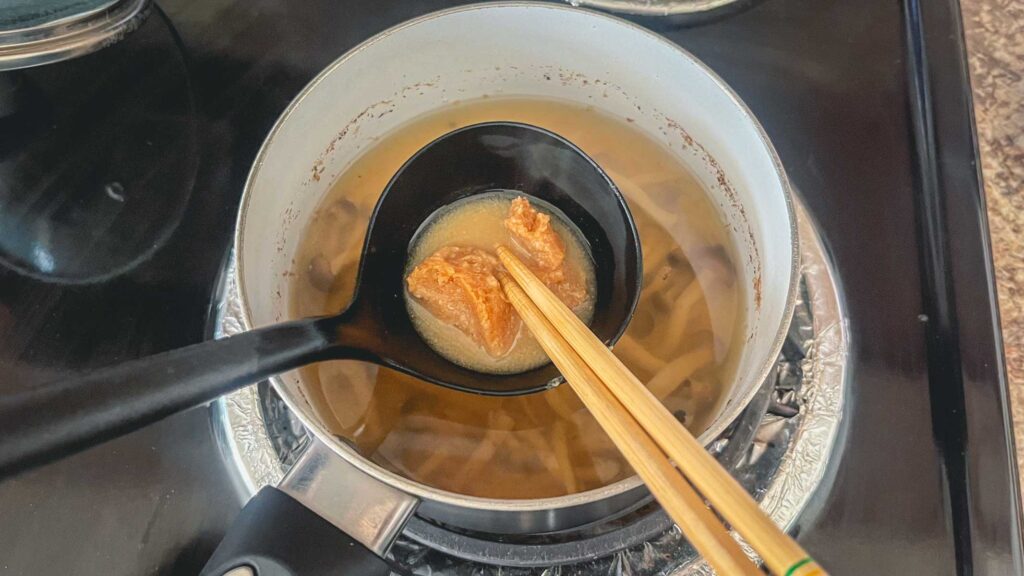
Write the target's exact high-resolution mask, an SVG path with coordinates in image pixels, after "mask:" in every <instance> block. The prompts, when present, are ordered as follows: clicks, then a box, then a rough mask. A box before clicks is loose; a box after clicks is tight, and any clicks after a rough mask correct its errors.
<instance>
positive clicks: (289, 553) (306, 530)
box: [202, 440, 419, 576]
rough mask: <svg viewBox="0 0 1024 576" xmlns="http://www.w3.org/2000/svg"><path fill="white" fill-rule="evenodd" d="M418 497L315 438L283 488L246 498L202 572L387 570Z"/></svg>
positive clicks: (238, 575) (273, 574) (265, 575)
mask: <svg viewBox="0 0 1024 576" xmlns="http://www.w3.org/2000/svg"><path fill="white" fill-rule="evenodd" d="M418 503H419V501H418V500H417V499H416V498H415V497H413V496H411V495H409V494H407V493H405V492H402V491H401V490H398V489H397V488H394V487H392V486H389V485H387V484H384V483H383V482H381V481H379V480H377V479H375V478H372V477H371V476H369V475H368V474H366V473H365V472H363V471H361V470H359V469H358V468H356V467H355V466H353V465H352V464H350V463H349V462H347V461H345V460H343V459H342V458H341V457H340V456H338V455H336V454H334V453H333V452H331V449H330V448H328V447H327V446H325V445H324V444H323V443H322V442H320V441H316V440H315V441H314V442H313V443H312V445H310V447H309V448H308V449H307V450H306V452H305V453H304V454H303V455H302V457H301V458H299V461H298V462H296V463H295V465H294V466H293V467H292V469H291V470H290V471H289V472H288V474H287V476H285V478H284V480H282V481H281V484H280V486H278V487H277V488H273V487H270V486H268V487H265V488H263V489H262V490H260V491H259V493H258V494H256V496H255V497H254V498H253V499H252V500H250V501H249V503H248V504H246V505H245V508H243V509H242V511H241V512H240V513H239V515H238V518H237V519H236V520H235V522H234V523H233V524H232V525H231V528H230V529H229V530H228V533H227V535H226V536H224V539H223V540H222V541H221V543H220V545H219V546H218V547H217V550H216V551H214V553H213V556H212V557H211V558H210V560H209V562H207V564H206V567H205V568H203V571H202V575H203V576H253V575H256V576H317V575H321V574H323V575H327V574H332V575H337V574H343V575H344V574H351V575H359V576H363V575H366V576H378V575H379V576H386V575H388V574H390V573H391V572H392V570H391V568H390V567H389V565H388V563H387V562H385V561H384V560H383V559H382V556H383V555H384V554H386V553H387V550H388V548H389V547H390V546H391V543H392V542H393V541H394V539H395V537H397V536H398V533H399V532H401V530H402V527H403V526H404V525H405V521H406V520H407V519H408V518H409V516H411V515H412V513H413V511H414V510H415V509H416V505H417V504H418Z"/></svg>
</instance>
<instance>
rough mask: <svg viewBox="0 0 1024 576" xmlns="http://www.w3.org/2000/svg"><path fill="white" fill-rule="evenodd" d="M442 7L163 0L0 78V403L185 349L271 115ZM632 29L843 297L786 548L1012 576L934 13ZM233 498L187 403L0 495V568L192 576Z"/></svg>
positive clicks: (956, 79) (958, 163) (949, 77)
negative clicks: (794, 214)
mask: <svg viewBox="0 0 1024 576" xmlns="http://www.w3.org/2000/svg"><path fill="white" fill-rule="evenodd" d="M448 5H449V3H446V2H441V1H437V0H433V1H429V2H411V1H404V2H389V3H382V2H378V1H373V0H362V1H359V2H348V3H344V4H342V3H339V2H331V1H329V0H311V1H308V2H305V3H301V4H300V3H294V2H292V3H289V2H283V1H280V0H249V1H247V2H232V1H230V0H207V1H202V2H199V1H192V2H189V1H187V0H167V1H164V2H161V3H160V5H159V7H156V8H154V10H153V13H152V14H151V15H150V17H149V19H148V20H147V21H146V23H145V24H144V25H143V26H142V27H141V28H140V29H139V30H138V31H136V32H135V33H133V34H132V35H130V36H129V37H127V38H126V39H125V40H123V41H122V42H120V43H119V44H116V45H114V46H112V47H109V48H107V49H104V50H101V51H100V52H97V53H94V54H92V55H89V56H85V57H83V58H80V59H77V60H72V61H68V62H63V63H59V64H53V65H49V66H46V67H42V68H37V69H30V70H25V71H20V72H12V73H4V74H2V75H0V269H2V271H0V368H2V372H0V373H2V374H4V378H3V380H2V382H0V392H4V391H10V390H14V389H16V388H18V387H22V386H31V385H33V384H35V383H37V382H39V381H40V380H43V379H47V378H52V377H54V375H56V374H59V373H60V372H61V371H66V370H75V369H81V368H85V367H90V366H100V365H103V364H108V363H111V362H116V361H118V360H123V359H126V358H132V357H137V356H140V355H144V354H150V353H154V352H158V351H161V350H165V349H168V348H172V347H176V346H180V345H184V344H188V343H192V342H196V341H199V340H201V339H202V338H204V336H205V332H204V326H205V323H206V317H207V314H208V308H209V303H210V298H211V295H212V293H213V291H214V287H215V284H216V282H217V281H218V275H219V271H220V269H221V265H222V263H223V259H224V256H225V254H226V251H227V249H228V246H229V244H230V238H231V233H232V229H233V226H234V214H235V210H236V207H237V203H238V199H239V196H240V194H241V190H242V185H243V182H244V179H245V176H246V174H247V172H248V170H249V167H250V164H251V162H252V160H253V158H254V157H255V154H256V151H257V149H258V147H259V145H260V143H261V142H262V139H263V137H264V136H265V134H266V133H267V131H268V130H269V128H270V127H271V125H272V124H273V122H274V120H275V119H276V118H277V116H278V115H279V114H280V113H281V111H282V110H283V109H284V107H285V106H286V105H287V104H288V102H289V101H290V100H291V98H292V97H293V96H294V95H295V94H296V93H297V92H298V91H299V90H300V89H301V88H302V87H303V86H304V85H305V83H306V82H308V81H309V80H310V79H311V78H312V77H313V76H314V75H315V74H316V73H317V72H318V71H319V70H320V69H322V68H323V67H324V66H326V65H327V64H328V63H329V62H330V61H332V60H334V59H335V58H336V57H337V56H339V55H340V54H342V53H343V52H344V51H345V50H347V49H348V48H351V47H352V46H354V45H355V44H357V43H358V42H360V41H362V40H364V39H366V38H368V37H369V36H371V35H373V34H375V33H377V32H379V31H381V30H383V29H385V28H387V27H388V26H391V25H393V24H396V23H398V22H401V21H403V20H405V19H408V18H411V17H414V16H417V15H420V14H423V13H425V12H428V11H432V10H436V9H440V8H443V7H445V6H448ZM637 21H638V22H640V23H641V24H643V25H645V26H648V27H650V28H652V29H654V30H655V31H657V32H659V33H661V34H664V35H665V36H667V37H669V38H670V39H672V40H673V41H675V42H677V43H679V44H680V45H682V46H683V47H685V48H686V49H688V50H690V51H691V52H693V53H694V54H695V55H696V56H697V57H699V58H700V59H702V60H703V61H704V62H706V63H707V64H708V65H709V66H711V68H712V69H714V70H715V71H716V72H717V73H718V74H719V75H721V76H722V77H723V78H724V79H725V80H726V82H728V83H729V84H730V85H731V86H732V87H733V88H734V89H735V90H736V91H737V92H738V93H739V94H740V96H741V97H742V98H743V100H744V101H745V102H746V103H747V104H748V105H749V106H750V108H751V109H752V110H753V112H754V114H755V115H756V116H757V117H758V119H759V120H760V121H761V122H762V124H763V125H764V127H765V129H766V130H767V132H768V134H769V136H770V137H771V139H772V141H773V142H774V144H775V146H776V148H777V149H778V152H779V154H780V156H781V158H782V161H783V163H784V165H785V167H786V170H787V171H788V173H789V176H790V178H791V180H792V182H793V184H794V186H795V188H796V189H797V190H798V192H799V194H800V196H801V197H802V199H803V201H804V203H805V205H806V206H807V207H808V209H809V211H810V213H811V214H812V216H813V217H814V219H815V220H816V222H817V224H818V225H819V227H820V230H821V234H822V236H823V239H824V242H825V244H826V245H827V248H828V250H829V252H830V254H831V256H832V258H833V259H834V262H835V266H836V269H837V273H838V276H839V279H840V281H841V283H842V290H843V291H844V294H845V298H846V306H847V311H848V314H849V330H850V333H851V337H852V340H851V341H852V347H851V358H850V374H849V378H850V381H849V386H850V399H849V403H848V408H847V412H846V417H845V420H844V425H843V428H844V429H843V433H842V437H841V438H840V441H839V442H840V445H841V447H840V448H839V449H838V450H837V453H836V454H835V455H834V456H833V460H832V464H831V470H830V477H829V478H828V479H827V482H826V483H825V485H824V486H823V487H822V489H821V490H820V491H819V493H818V494H816V496H815V498H814V500H813V501H812V504H811V506H810V507H809V510H808V511H807V512H806V513H805V517H804V519H802V520H801V526H802V527H803V529H802V532H801V533H800V534H799V539H800V541H801V542H802V543H803V544H804V545H805V546H806V547H807V548H808V550H810V551H811V553H812V554H814V555H815V556H816V558H818V559H819V560H820V561H821V563H822V564H823V565H825V566H827V567H829V569H830V572H831V573H832V574H834V575H839V574H866V573H870V574H929V575H930V574H986V575H987V574H991V575H1000V576H1001V575H1006V574H1018V573H1021V572H1022V553H1021V534H1020V526H1019V504H1018V502H1019V500H1018V493H1017V485H1016V480H1015V476H1014V473H1013V470H1014V467H1013V460H1012V456H1011V453H1012V450H1011V448H1012V446H1011V442H1012V439H1011V433H1010V427H1009V419H1008V410H1007V398H1006V381H1005V374H1004V372H1003V364H1002V350H1001V341H1000V339H999V336H998V331H997V313H996V308H995V293H994V287H993V281H992V270H991V258H990V254H989V244H988V242H989V240H988V232H987V226H986V222H985V209H984V198H983V196H982V194H981V186H980V182H979V176H978V167H977V152H976V149H975V136H974V132H973V124H972V115H971V103H970V89H969V85H968V82H967V69H966V62H965V54H964V42H963V37H962V32H961V27H960V12H959V6H958V4H957V3H956V1H955V0H935V1H932V2H919V1H917V0H903V1H902V2H896V1H893V0H858V1H856V2H854V1H843V0H763V1H760V2H754V3H753V4H752V5H751V6H749V7H748V8H747V9H745V10H743V11H741V12H739V13H735V14H725V15H722V16H720V17H718V18H717V19H712V20H710V21H706V22H703V23H700V24H699V25H693V26H686V25H683V24H681V23H680V22H678V21H673V20H671V19H637ZM353 89H358V87H353ZM232 482H233V479H232V476H231V475H230V473H229V471H228V470H227V468H226V466H225V464H224V462H223V460H222V459H221V457H220V455H219V453H218V451H217V445H216V443H215V439H214V437H213V428H212V427H211V425H210V420H209V414H208V410H207V409H205V408H200V409H196V410H192V411H189V412H186V413H183V414H180V415H178V416H175V417H172V418H169V419H168V420H166V421H164V422H162V423H160V424H157V425H155V426H151V427H149V428H147V429H143V430H141V431H139V432H137V433H134V434H132V435H129V436H127V437H124V438H121V439H119V440H115V441H113V442H110V443H108V444H105V445H102V446H99V447H97V448H94V449H91V450H89V451H87V452H84V453H82V454H79V455H77V456H74V457H71V458H69V459H67V460H64V461H61V462H57V463H55V464H52V465H49V466H46V467H43V468H40V469H37V470H34V471H31V472H28V473H26V474H23V475H21V476H18V477H15V478H12V479H7V480H4V481H3V482H0V518H3V521H2V522H0V573H3V574H32V575H34V574H50V573H73V574H110V575H113V574H142V573H146V574H151V573H152V574H179V573H180V574H188V573H194V572H196V571H198V569H199V567H201V566H202V565H203V563H204V562H205V560H206V558H207V557H208V556H209V554H210V553H211V552H212V550H213V548H214V547H215V546H216V544H217V542H218V541H219V538H220V536H221V535H222V534H223V531H224V529H225V527H226V526H227V524H228V523H229V522H230V520H231V518H232V517H233V515H234V514H235V513H237V511H238V509H239V507H240V505H241V502H240V497H239V496H238V494H239V493H240V492H239V491H238V490H236V489H235V487H234V486H233V484H232Z"/></svg>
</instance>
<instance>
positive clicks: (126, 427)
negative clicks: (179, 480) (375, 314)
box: [0, 319, 337, 477]
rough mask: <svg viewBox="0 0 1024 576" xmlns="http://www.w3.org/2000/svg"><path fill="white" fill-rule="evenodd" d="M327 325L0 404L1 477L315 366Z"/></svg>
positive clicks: (241, 337)
mask: <svg viewBox="0 0 1024 576" xmlns="http://www.w3.org/2000/svg"><path fill="white" fill-rule="evenodd" d="M332 326H335V324H332V323H331V321H330V319H319V320H318V319H309V320H298V321H295V322H288V323H284V324H277V325H274V326H269V327H267V328H262V329H259V330H253V331H250V332H243V333H241V334H238V335H235V336H231V337H228V338H224V339H221V340H212V341H207V342H202V343H200V344H195V345H193V346H188V347H186V348H180V349H178V350H172V351H170V352H165V353H163V354H157V355H155V356H150V357H147V358H141V359H139V360H133V361H130V362H125V363H122V364H117V365H115V366H111V367H109V368H101V369H99V370H95V371H91V372H86V373H84V374H82V375H80V376H76V377H71V378H68V379H66V380H60V381H55V382H52V383H49V384H40V385H38V386H35V387H33V388H31V389H30V390H27V391H25V392H20V393H16V394H13V395H10V396H6V397H0V477H3V476H6V475H9V474H12V473H15V472H18V471H20V470H23V469H25V468H28V467H30V466H35V465H38V464H42V463H44V462H47V461H50V460H54V459H57V458H60V457H62V456H65V455H69V454H71V453H73V452H77V451H79V450H82V449H84V448H87V447H89V446H92V445H94V444H98V443H100V442H103V441H105V440H109V439H111V438H114V437H116V436H119V435H122V434H125V433H128V432H131V431H132V430H135V429H137V428H141V427H142V426H145V425H147V424H151V423H153V422H156V421H158V420H160V419H162V418H165V417H167V416H170V415H171V414H174V413H176V412H179V411H181V410H184V409H186V408H191V407H193V406H197V405H199V404H202V403H204V402H207V401H209V400H212V399H213V398H216V397H217V396H220V395H221V394H224V393H226V392H230V391H232V390H235V389H236V388H241V387H242V386H245V385H247V384H252V383H255V382H258V381H260V380H261V379H263V378H266V377H268V376H271V375H273V374H277V373H279V372H283V371H286V370H289V369H291V368H295V367H297V366H301V365H304V364H308V363H310V362H313V361H316V360H318V359H321V358H323V357H325V356H326V355H327V353H328V352H329V351H332V349H333V350H336V349H337V347H336V346H332V343H331V340H332V338H330V336H329V331H330V330H331V329H332Z"/></svg>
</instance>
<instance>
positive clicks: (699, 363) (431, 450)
mask: <svg viewBox="0 0 1024 576" xmlns="http://www.w3.org/2000/svg"><path fill="white" fill-rule="evenodd" d="M499 120H506V121H514V122H524V123H528V124H534V125H536V126H540V127H542V128H546V129H548V130H551V131H553V132H555V133H557V134H559V135H561V136H563V137H565V138H567V139H568V140H570V141H571V142H573V143H574V144H576V145H577V146H579V147H580V148H581V149H582V150H583V151H584V152H585V153H587V154H588V155H589V156H590V157H591V158H593V159H594V160H595V161H596V162H597V163H598V164H599V165H600V166H601V167H602V168H603V169H604V170H605V172H606V173H608V175H609V176H610V177H611V178H612V180H613V181H614V182H615V183H616V185H617V186H618V187H619V189H620V190H621V191H622V193H623V195H624V196H625V198H626V200H627V203H628V204H629V207H630V209H631V211H632V213H633V216H634V218H635V220H636V225H637V229H638V231H639V234H640V240H641V244H642V246H643V256H644V278H643V281H644V284H643V290H642V292H641V296H640V303H639V305H638V307H637V311H636V314H635V315H634V317H633V320H632V322H631V323H630V325H629V327H628V329H627V330H626V333H625V334H624V335H623V337H622V339H621V340H620V341H619V343H618V344H617V345H616V347H615V353H616V355H617V356H618V357H619V358H621V359H622V360H623V362H624V363H625V364H626V365H627V366H629V367H630V369H632V370H633V371H634V372H635V373H636V374H637V376H638V377H640V378H641V380H644V381H645V382H647V385H648V387H649V388H650V389H651V390H652V392H653V393H654V394H655V395H656V396H657V397H658V398H659V399H661V400H662V401H663V402H664V403H665V404H666V405H667V406H668V408H669V409H670V410H671V411H672V412H673V413H674V414H676V415H677V417H679V418H681V419H682V420H683V422H684V423H685V424H686V426H687V427H688V428H689V429H690V430H691V431H693V432H694V433H695V434H699V433H700V432H702V431H703V430H704V429H705V428H706V426H707V425H708V424H709V423H710V421H711V420H712V419H713V418H714V415H715V413H716V410H717V407H718V405H719V403H720V402H721V400H722V398H723V397H725V396H726V395H727V393H728V390H729V387H730V385H731V383H732V382H733V378H734V375H735V369H736V368H735V367H736V362H737V360H738V357H739V355H740V352H741V348H742V345H743V333H744V330H743V325H742V318H743V309H742V306H743V301H744V299H743V296H744V294H743V292H742V290H743V283H742V282H739V281H738V280H737V278H738V272H737V270H736V268H735V264H734V263H735V262H736V261H737V259H736V257H735V250H734V248H733V244H732V240H731V237H730V236H729V232H728V230H727V228H726V226H725V224H724V222H723V220H722V218H721V216H720V215H719V213H718V212H717V211H716V209H715V208H714V206H713V205H712V203H711V201H710V200H709V198H708V197H707V195H706V193H705V191H704V189H703V187H702V186H701V184H700V183H699V181H698V180H697V179H696V178H695V177H694V176H693V175H692V174H691V173H690V172H689V171H688V169H687V168H686V167H685V165H683V164H682V163H681V162H679V161H678V160H677V159H676V158H674V157H673V156H672V154H671V153H670V152H669V151H668V150H667V149H665V148H663V147H662V146H661V145H660V144H659V143H657V142H656V141H654V140H652V139H650V138H649V137H647V136H646V135H645V134H644V133H643V132H642V131H640V130H639V129H637V128H636V127H635V126H634V125H632V124H630V122H629V121H628V120H627V119H623V118H618V117H613V116H610V115H607V114H604V113H602V112H599V111H597V110H594V109H593V108H591V107H588V106H582V105H578V104H574V103H568V102H563V101H557V100H547V99H533V98H515V97H507V98H500V99H499V98H488V99H482V100H477V101H471V102H463V103H453V104H452V105H451V106H450V107H448V108H445V109H443V110H439V111H436V112H433V113H431V114H428V115H425V116H423V117H421V118H418V119H416V120H414V121H412V122H410V123H409V124H407V125H405V126H403V127H401V128H399V129H398V130H396V131H394V132H392V133H390V134H387V135H385V136H383V137H381V138H380V139H379V140H378V141H377V142H376V143H375V145H374V146H371V147H370V148H369V149H368V150H366V151H365V152H364V153H363V154H362V155H361V156H360V157H359V158H357V159H356V160H355V161H354V162H353V163H352V165H351V166H349V168H348V169H347V170H346V171H345V172H344V173H342V174H341V176H340V177H339V179H338V180H337V181H336V182H335V183H334V185H333V186H332V188H331V189H330V191H329V192H328V193H327V194H326V195H325V197H324V199H323V200H322V201H321V205H320V207H319V208H318V209H317V211H316V213H315V214H314V216H313V218H312V219H311V221H310V224H309V226H308V229H307V230H306V231H305V233H304V236H303V240H302V243H301V244H300V248H299V250H298V252H297V254H296V258H295V269H294V270H293V272H294V275H293V278H294V279H293V282H294V285H293V289H292V291H291V293H292V295H293V296H292V298H293V300H292V302H291V303H290V305H291V313H292V315H293V316H295V317H304V316H313V315H321V314H332V313H336V312H338V311H340V310H342V309H343V308H344V307H345V306H346V305H347V304H348V302H349V300H350V299H351V296H352V291H353V288H354V283H355V271H356V267H357V263H358V259H359V255H360V250H361V247H362V241H363V236H364V235H365V233H366V226H367V223H368V221H369V216H370V213H371V211H372V210H373V206H374V203H375V202H376V201H377V198H378V197H379V196H380V193H381V191H382V190H383V189H384V187H385V186H386V185H387V182H388V180H389V178H390V177H391V175H393V174H394V173H395V172H396V171H397V170H398V168H399V167H401V165H402V164H403V163H404V162H405V161H406V160H407V159H408V158H409V157H410V156H412V155H413V154H414V153H415V152H416V151H417V150H418V149H420V148H421V147H423V146H424V145H426V144H427V143H429V142H431V141H432V140H434V139H435V138H437V137H439V136H441V135H443V134H445V133H447V132H449V131H451V130H454V129H456V128H459V127H462V126H468V125H471V124H476V123H480V122H489V121H499ZM301 374H302V380H303V383H304V389H305V391H306V394H307V396H308V397H309V399H310V402H311V404H313V406H314V409H315V410H316V412H317V415H318V416H319V417H320V419H321V420H322V421H323V422H324V423H325V425H327V426H329V427H330V428H331V429H332V431H333V432H334V433H335V434H336V435H338V436H339V437H340V438H342V439H343V440H345V441H346V442H348V443H349V444H350V445H351V446H353V447H354V448H355V450H357V451H358V452H359V453H360V454H362V455H363V456H365V457H367V458H369V459H370V460H372V461H373V462H375V463H377V464H378V465H380V466H383V467H384V468H387V469H389V470H391V471H393V472H396V473H398V474H401V475H403V476H405V477H407V478H410V479H412V480H414V481H418V482H422V483H424V484H428V485H431V486H433V487H435V488H439V489H442V490H448V491H452V492H458V493H462V494H468V495H472V496H479V497H488V498H508V499H518V498H541V497H554V496H561V495H565V494H572V493H576V492H581V491H585V490H590V489H595V488H599V487H602V486H605V485H608V484H611V483H613V482H616V481H619V480H622V479H624V478H626V477H628V476H630V475H632V474H633V471H632V470H631V469H630V467H629V465H628V464H626V462H625V461H624V460H623V459H622V457H621V455H620V454H619V453H618V451H617V449H616V448H615V446H614V445H613V444H612V443H611V441H610V440H609V439H608V437H607V436H606V435H605V434H604V432H603V431H602V430H601V429H600V427H599V426H598V425H597V423H596V422H595V421H594V419H593V417H592V416H591V415H590V414H589V413H588V412H587V410H586V409H585V408H584V407H583V406H582V405H581V403H580V402H579V400H578V399H577V398H576V396H575V393H574V392H573V391H572V389H571V388H570V387H569V386H559V387H557V388H554V389H552V390H547V391H544V392H540V393H536V394H531V395H527V396H517V397H509V398H499V397H488V396H481V395H474V394H466V393H463V392H457V391H454V390H449V389H446V388H442V387H440V386H436V385H433V384H428V383H425V382H422V381H420V380H417V379H415V378H411V377H409V376H405V375H402V374H398V373H396V372H393V371H391V370H388V369H385V368H378V367H377V366H375V365H371V364H367V363H362V362H357V361H334V362H324V363H320V364H317V365H314V366H310V367H307V368H304V369H303V370H302V371H301Z"/></svg>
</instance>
